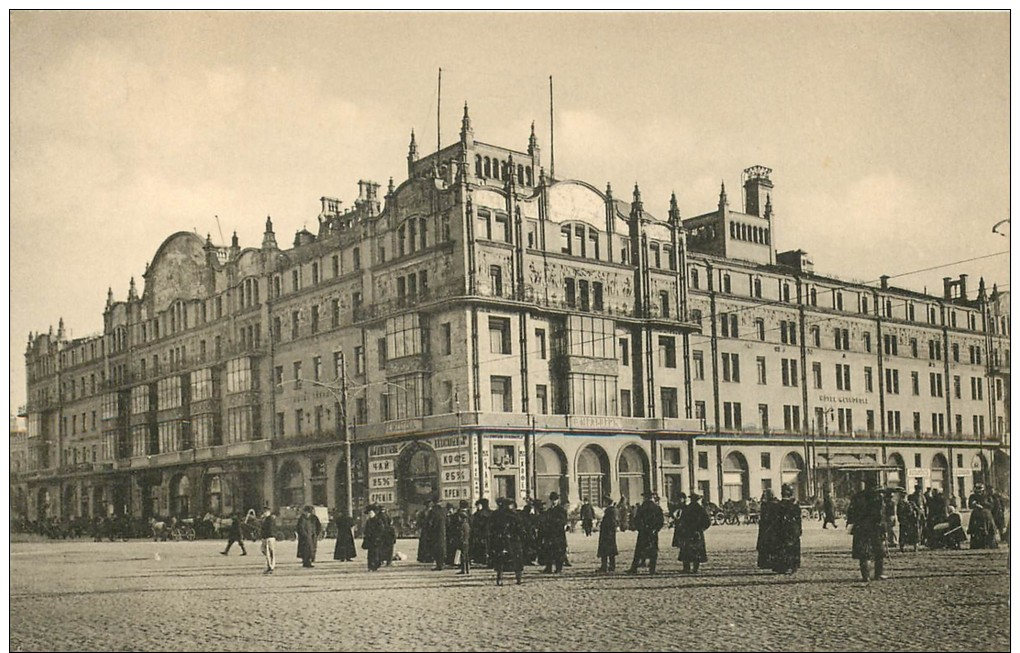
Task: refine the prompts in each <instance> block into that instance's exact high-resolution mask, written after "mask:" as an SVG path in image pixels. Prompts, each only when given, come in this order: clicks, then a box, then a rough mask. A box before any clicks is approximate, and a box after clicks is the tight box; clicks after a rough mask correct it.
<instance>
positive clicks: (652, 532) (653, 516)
mask: <svg viewBox="0 0 1020 653" xmlns="http://www.w3.org/2000/svg"><path fill="white" fill-rule="evenodd" d="M641 496H642V497H643V498H644V501H643V502H642V503H641V505H640V506H638V508H637V510H636V511H635V513H634V530H636V531H637V533H638V536H637V545H636V546H635V547H634V561H633V562H632V563H631V565H630V569H628V570H627V573H628V574H636V573H637V570H638V565H639V564H640V563H641V562H642V561H643V560H647V561H648V573H649V574H655V566H656V564H657V563H658V560H659V531H660V530H662V526H663V524H664V523H665V521H664V519H663V517H662V508H661V507H659V504H657V503H656V502H655V495H654V494H653V493H651V492H645V493H643V494H642V495H641Z"/></svg>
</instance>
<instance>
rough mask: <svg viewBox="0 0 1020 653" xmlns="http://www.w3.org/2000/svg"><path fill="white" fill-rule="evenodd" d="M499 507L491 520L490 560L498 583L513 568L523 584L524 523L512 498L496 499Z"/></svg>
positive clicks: (518, 580)
mask: <svg viewBox="0 0 1020 653" xmlns="http://www.w3.org/2000/svg"><path fill="white" fill-rule="evenodd" d="M496 505H497V506H499V508H498V509H497V510H496V512H494V513H492V518H491V519H490V520H489V545H488V549H489V560H490V561H491V562H492V568H493V569H495V570H496V585H502V584H503V571H504V570H507V569H512V570H513V572H514V576H515V577H516V579H517V584H518V585H520V584H521V576H522V575H523V572H524V564H523V562H522V560H521V545H522V542H523V539H524V525H523V524H522V523H521V520H520V515H518V513H517V511H516V510H515V505H514V503H513V500H512V499H508V498H506V497H499V498H498V499H496Z"/></svg>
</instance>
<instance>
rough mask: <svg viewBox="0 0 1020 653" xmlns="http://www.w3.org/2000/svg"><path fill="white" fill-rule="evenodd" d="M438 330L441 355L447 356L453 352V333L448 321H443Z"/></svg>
mask: <svg viewBox="0 0 1020 653" xmlns="http://www.w3.org/2000/svg"><path fill="white" fill-rule="evenodd" d="M439 331H440V337H442V339H443V356H449V355H450V354H451V353H453V335H452V332H451V330H450V323H449V322H443V324H442V325H441V326H440V329H439Z"/></svg>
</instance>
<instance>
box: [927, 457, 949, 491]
mask: <svg viewBox="0 0 1020 653" xmlns="http://www.w3.org/2000/svg"><path fill="white" fill-rule="evenodd" d="M948 468H949V464H948V463H947V462H946V457H945V456H943V455H942V454H940V453H937V454H935V457H934V458H932V461H931V489H933V490H938V491H940V492H945V491H946V480H947V479H948V475H947V471H948Z"/></svg>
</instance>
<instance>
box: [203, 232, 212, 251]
mask: <svg viewBox="0 0 1020 653" xmlns="http://www.w3.org/2000/svg"><path fill="white" fill-rule="evenodd" d="M205 248H206V249H212V248H213V244H212V234H206V235H205Z"/></svg>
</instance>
